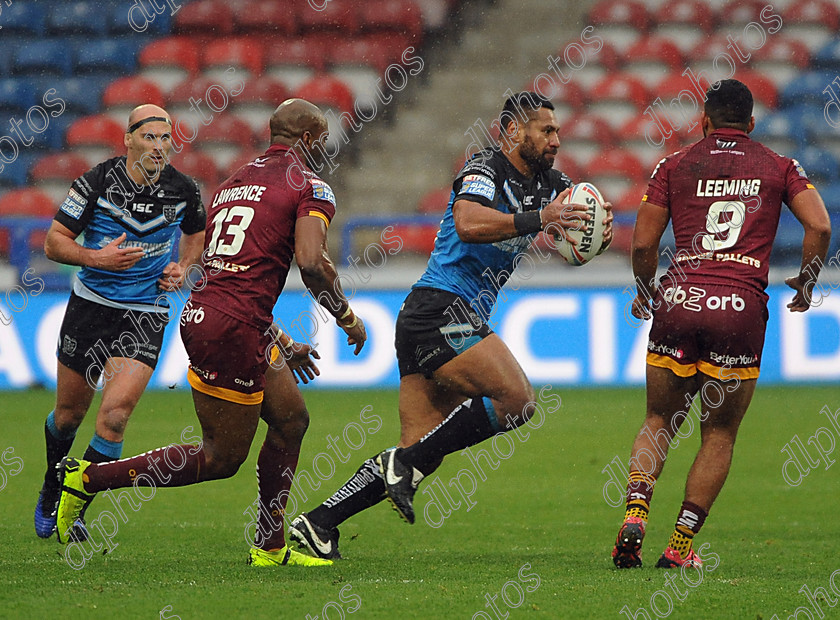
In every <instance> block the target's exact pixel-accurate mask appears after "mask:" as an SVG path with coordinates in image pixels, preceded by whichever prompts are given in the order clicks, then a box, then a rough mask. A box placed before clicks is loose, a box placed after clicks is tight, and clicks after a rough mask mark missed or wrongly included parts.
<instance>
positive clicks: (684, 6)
mask: <svg viewBox="0 0 840 620" xmlns="http://www.w3.org/2000/svg"><path fill="white" fill-rule="evenodd" d="M651 17H652V19H653V20H654V21H655V22H656V23H655V26H653V28H652V32H653V33H655V34H656V35H657V36H660V37H664V38H667V39H668V40H670V41H671V42H672V43H673V44H674V45H676V46H677V47H678V48H679V49H680V51H682V52H683V53H686V52H688V51H689V50H691V48H692V47H693V46H695V45H697V43H698V42H699V41H700V40H701V39H702V38H704V37H707V36H708V35H709V34H710V33H711V32H712V30H713V29H714V27H715V14H714V12H713V11H712V10H710V7H709V5H708V3H705V2H702V1H701V0H676V1H674V2H666V3H665V4H664V6H662V9H661V10H660V11H657V12H655V13H653V14H652V15H651Z"/></svg>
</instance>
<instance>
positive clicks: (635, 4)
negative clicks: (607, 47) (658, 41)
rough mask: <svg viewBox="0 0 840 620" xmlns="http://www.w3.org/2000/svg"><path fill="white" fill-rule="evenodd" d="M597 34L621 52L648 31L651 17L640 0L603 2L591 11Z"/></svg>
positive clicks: (608, 0) (590, 17)
mask: <svg viewBox="0 0 840 620" xmlns="http://www.w3.org/2000/svg"><path fill="white" fill-rule="evenodd" d="M587 23H588V24H592V25H594V26H595V33H596V34H597V35H598V36H600V37H601V38H602V39H604V40H605V41H607V42H609V43H611V44H612V45H613V46H615V48H616V49H617V50H619V51H621V52H623V51H624V50H626V49H627V47H628V46H629V45H631V44H632V43H633V42H635V41H636V40H637V39H638V38H639V35H640V33H644V32H646V31H647V29H648V27H649V25H650V16H649V15H648V12H647V9H646V8H645V5H644V4H643V3H642V2H639V1H638V0H601V1H600V2H598V3H597V4H596V5H595V6H594V7H593V8H592V10H590V11H589V19H588V21H587Z"/></svg>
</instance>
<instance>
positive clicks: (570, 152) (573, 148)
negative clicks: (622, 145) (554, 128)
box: [559, 114, 615, 165]
mask: <svg viewBox="0 0 840 620" xmlns="http://www.w3.org/2000/svg"><path fill="white" fill-rule="evenodd" d="M559 134H560V135H561V136H563V138H562V141H563V142H562V148H563V152H564V153H565V154H566V155H567V157H568V158H570V159H572V160H574V161H575V162H576V163H577V164H578V165H583V164H586V163H588V162H589V161H590V160H591V159H592V157H594V156H595V154H596V153H598V152H599V151H601V150H602V149H609V148H610V147H612V145H613V144H615V132H614V131H613V129H612V127H610V124H609V123H608V122H607V121H605V120H604V119H603V118H602V117H600V116H596V115H594V114H581V115H579V116H576V117H574V118H572V119H569V120H568V121H567V122H566V123H564V124H563V125H561V126H560V130H559Z"/></svg>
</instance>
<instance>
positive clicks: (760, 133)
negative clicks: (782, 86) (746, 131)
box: [751, 106, 806, 145]
mask: <svg viewBox="0 0 840 620" xmlns="http://www.w3.org/2000/svg"><path fill="white" fill-rule="evenodd" d="M751 135H752V137H753V138H755V139H756V140H758V141H760V142H763V141H765V140H768V139H775V140H789V141H792V142H794V143H796V144H800V145H804V144H805V138H806V135H805V125H804V123H803V119H802V107H801V106H796V107H793V108H790V109H785V110H778V111H777V112H772V113H770V114H767V115H766V116H764V117H763V118H758V119H756V122H755V129H754V130H753V132H752V134H751Z"/></svg>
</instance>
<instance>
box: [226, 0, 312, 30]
mask: <svg viewBox="0 0 840 620" xmlns="http://www.w3.org/2000/svg"><path fill="white" fill-rule="evenodd" d="M234 24H235V26H234V30H235V31H236V32H238V33H241V34H252V33H270V34H278V33H279V34H281V35H293V34H295V32H297V10H295V6H294V3H293V2H288V3H287V2H277V0H256V1H253V2H242V3H240V4H239V5H237V6H236V7H235V8H234Z"/></svg>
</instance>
